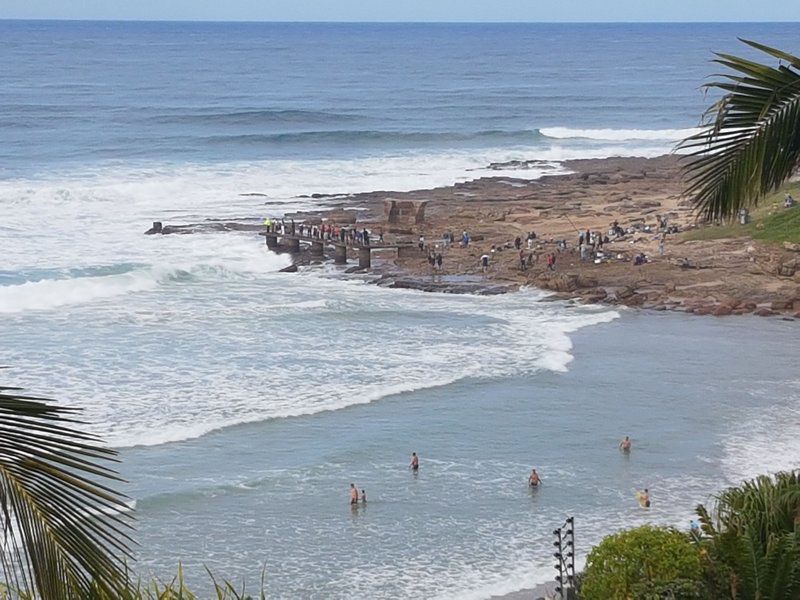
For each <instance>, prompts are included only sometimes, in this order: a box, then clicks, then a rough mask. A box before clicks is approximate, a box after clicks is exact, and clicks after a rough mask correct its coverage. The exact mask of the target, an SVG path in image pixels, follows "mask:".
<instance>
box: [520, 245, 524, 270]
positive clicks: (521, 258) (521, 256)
mask: <svg viewBox="0 0 800 600" xmlns="http://www.w3.org/2000/svg"><path fill="white" fill-rule="evenodd" d="M519 270H520V271H524V270H525V250H523V249H521V248H520V251H519Z"/></svg>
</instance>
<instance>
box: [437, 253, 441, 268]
mask: <svg viewBox="0 0 800 600" xmlns="http://www.w3.org/2000/svg"><path fill="white" fill-rule="evenodd" d="M436 267H437V268H438V269H439V270H440V271H441V270H442V253H441V252H440V253H439V254H437V255H436Z"/></svg>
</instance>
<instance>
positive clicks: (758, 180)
mask: <svg viewBox="0 0 800 600" xmlns="http://www.w3.org/2000/svg"><path fill="white" fill-rule="evenodd" d="M742 41H743V42H744V43H746V44H748V45H749V46H751V47H753V48H756V49H757V50H760V51H762V52H764V53H766V54H768V55H770V56H772V57H774V58H777V59H778V60H779V61H782V62H785V63H787V64H778V65H777V66H770V65H765V64H761V63H757V62H754V61H751V60H747V59H744V58H740V57H736V56H733V55H730V54H724V53H718V54H716V57H717V58H716V59H715V60H714V62H716V63H717V64H720V65H722V66H724V67H726V68H727V69H729V71H728V72H725V73H721V74H718V75H716V76H715V77H718V78H721V79H717V80H715V81H712V82H711V83H708V84H707V85H706V86H704V87H705V88H706V89H717V90H720V91H722V92H724V93H725V95H724V96H723V97H722V98H721V99H720V100H719V101H717V102H716V103H714V105H712V107H711V108H710V109H709V110H708V111H707V113H706V116H705V125H704V126H702V128H701V130H700V131H699V132H698V133H696V134H695V135H693V136H690V137H689V138H687V139H685V140H683V141H682V142H681V143H680V144H679V145H678V149H679V150H688V151H689V152H688V154H686V155H685V156H683V160H684V161H685V162H684V173H685V176H686V182H687V187H686V190H685V192H686V194H687V195H688V196H689V197H690V198H692V199H693V200H694V202H695V206H696V208H697V210H698V211H699V212H700V213H701V214H702V215H703V216H705V217H706V218H707V219H709V220H711V219H720V218H727V217H730V216H733V215H735V214H736V213H737V212H738V211H739V209H741V208H743V207H749V206H755V205H756V204H757V203H758V201H759V200H760V199H761V198H763V196H764V195H765V194H767V193H769V192H772V191H774V190H775V189H777V188H778V187H779V186H780V185H781V184H782V183H783V182H784V181H786V179H787V178H788V177H789V176H790V175H791V174H792V172H793V171H794V170H795V169H796V168H797V166H798V162H799V161H800V58H798V57H796V56H793V55H791V54H788V53H786V52H783V51H781V50H777V49H775V48H770V47H769V46H764V45H763V44H758V43H756V42H752V41H748V40H742Z"/></svg>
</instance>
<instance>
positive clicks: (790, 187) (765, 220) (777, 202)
mask: <svg viewBox="0 0 800 600" xmlns="http://www.w3.org/2000/svg"><path fill="white" fill-rule="evenodd" d="M786 193H791V194H792V195H793V196H795V197H798V196H800V185H798V184H796V183H792V184H787V185H785V186H783V187H781V188H780V190H779V191H778V192H775V193H773V194H769V195H767V196H766V197H765V198H764V200H763V201H762V202H761V203H760V205H759V207H758V208H756V209H755V210H753V211H752V212H751V213H750V218H749V222H748V223H746V224H745V225H740V224H739V223H738V222H725V223H719V224H707V225H703V226H701V227H698V228H697V229H691V230H689V231H687V232H686V233H684V234H683V236H682V237H683V239H684V240H687V241H694V240H720V239H735V238H752V239H756V240H759V241H762V242H766V243H769V244H782V243H784V242H791V243H794V244H798V243H800V204H796V205H795V206H793V207H791V208H784V207H783V197H784V194H786Z"/></svg>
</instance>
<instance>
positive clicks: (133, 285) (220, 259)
mask: <svg viewBox="0 0 800 600" xmlns="http://www.w3.org/2000/svg"><path fill="white" fill-rule="evenodd" d="M232 252H235V250H233V249H232V248H231V246H230V245H228V246H225V247H222V248H220V249H219V254H218V255H217V256H207V257H202V258H199V259H197V260H196V261H194V262H189V261H185V260H184V261H182V262H180V263H178V264H175V263H173V264H160V265H152V266H133V265H130V264H127V263H126V264H122V265H111V266H107V267H102V268H100V267H98V268H92V269H74V270H71V271H69V272H67V273H64V274H62V275H61V276H55V277H53V278H37V279H36V280H33V281H25V282H24V283H19V284H16V285H5V286H0V314H10V313H24V312H26V311H43V310H53V309H57V308H61V307H65V306H73V305H82V304H88V303H92V302H96V301H99V300H105V299H110V298H114V297H117V296H124V295H127V294H135V293H141V292H150V291H153V290H156V289H157V288H159V287H162V286H167V285H177V286H181V285H191V284H192V283H193V282H197V281H202V280H215V281H223V280H226V279H227V280H230V279H238V278H242V277H250V276H252V274H255V273H262V274H263V273H265V272H271V271H277V270H278V269H280V268H282V267H284V266H286V265H287V264H288V262H289V260H290V259H289V258H288V257H286V256H279V255H276V254H272V253H258V254H257V255H255V256H248V254H245V255H244V256H235V257H229V260H226V253H228V254H230V253H232ZM249 254H253V253H252V252H250V253H249ZM103 270H106V271H118V272H116V273H113V274H109V275H94V274H93V273H95V272H97V271H103Z"/></svg>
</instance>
